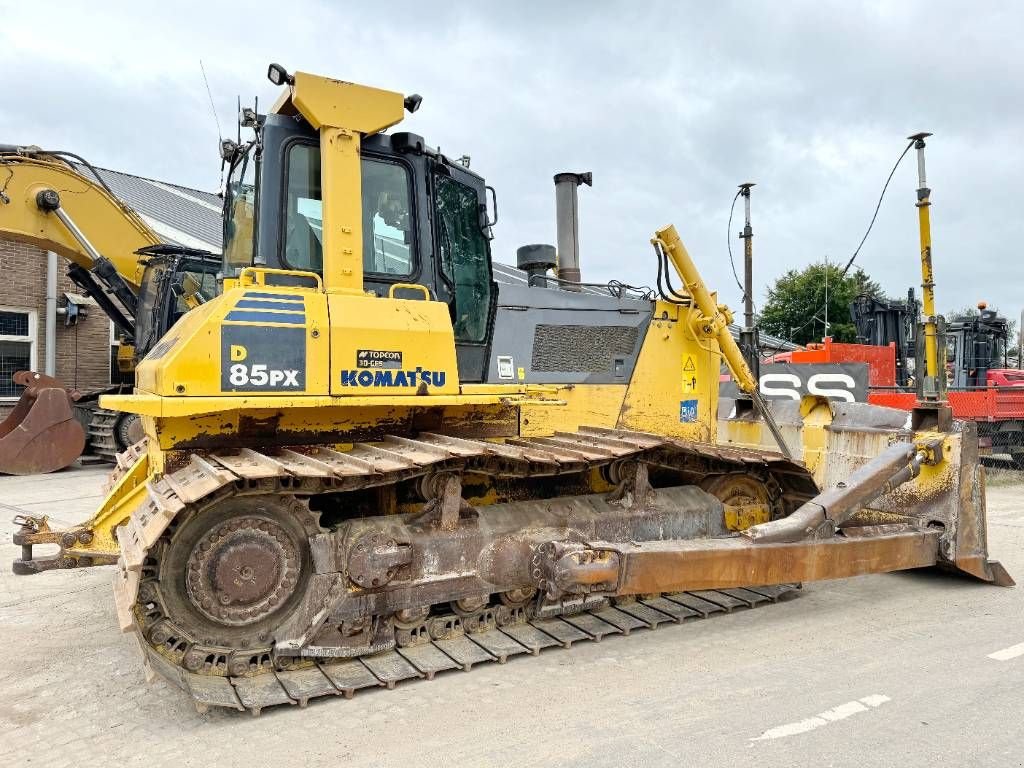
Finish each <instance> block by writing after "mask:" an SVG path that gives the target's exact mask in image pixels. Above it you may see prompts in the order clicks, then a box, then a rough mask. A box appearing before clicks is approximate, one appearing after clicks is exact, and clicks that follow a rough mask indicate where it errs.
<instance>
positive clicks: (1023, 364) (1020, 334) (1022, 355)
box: [1017, 309, 1024, 369]
mask: <svg viewBox="0 0 1024 768" xmlns="http://www.w3.org/2000/svg"><path fill="white" fill-rule="evenodd" d="M1017 368H1018V369H1024V309H1022V310H1021V311H1020V325H1018V326H1017Z"/></svg>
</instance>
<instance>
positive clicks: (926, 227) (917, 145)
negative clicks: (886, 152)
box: [908, 133, 945, 401]
mask: <svg viewBox="0 0 1024 768" xmlns="http://www.w3.org/2000/svg"><path fill="white" fill-rule="evenodd" d="M929 136H931V134H930V133H916V134H914V135H913V136H909V137H908V138H909V139H910V140H911V141H913V142H914V149H916V150H917V218H918V229H919V235H920V240H921V291H922V300H921V301H922V310H923V311H924V363H925V364H924V368H925V369H924V381H923V385H924V386H923V388H922V390H921V391H922V393H923V395H924V398H925V399H926V400H934V401H938V400H940V399H941V392H942V390H943V387H942V386H941V384H942V382H941V381H940V379H939V377H940V376H943V375H945V372H944V371H940V370H939V345H938V327H937V324H936V320H935V273H934V271H933V269H932V231H931V218H930V216H929V208H930V206H931V202H930V201H929V197H930V196H931V190H930V189H928V183H927V179H926V176H925V166H924V147H925V143H924V140H925V139H926V138H928V137H929Z"/></svg>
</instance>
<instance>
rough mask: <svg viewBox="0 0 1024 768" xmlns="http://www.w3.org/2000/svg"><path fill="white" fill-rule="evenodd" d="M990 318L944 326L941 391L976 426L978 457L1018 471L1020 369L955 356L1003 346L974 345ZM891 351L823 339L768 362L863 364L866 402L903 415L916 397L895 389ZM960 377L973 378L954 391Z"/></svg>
mask: <svg viewBox="0 0 1024 768" xmlns="http://www.w3.org/2000/svg"><path fill="white" fill-rule="evenodd" d="M992 319H993V318H992V317H989V316H987V315H986V310H984V309H983V310H982V313H981V314H979V316H978V319H977V320H976V321H974V320H967V321H963V322H957V323H951V324H950V325H949V327H948V328H947V331H946V333H947V338H948V339H949V340H950V343H949V344H948V355H947V363H946V369H947V379H949V380H951V381H952V382H953V385H952V386H950V387H949V388H948V389H947V391H946V398H947V400H948V401H949V405H950V407H951V408H952V409H953V416H954V418H957V419H969V420H971V421H976V422H978V435H979V440H980V443H981V451H982V454H983V455H984V454H1004V455H1009V457H1010V459H1011V460H1012V462H1013V464H1014V465H1015V466H1016V467H1017V468H1018V469H1024V370H1015V369H1012V368H988V367H987V366H988V363H989V362H990V361H991V359H992V358H993V357H998V354H991V353H986V354H985V355H984V357H985V358H986V359H985V360H984V361H980V360H978V359H973V360H972V359H966V360H965V359H963V355H962V354H961V350H963V349H965V348H968V349H971V350H976V349H978V347H979V345H982V344H985V343H991V344H992V346H991V347H990V348H988V349H991V350H992V351H993V352H996V353H997V352H998V350H999V349H1001V348H1003V349H1004V348H1005V344H1003V345H1002V346H1000V343H999V339H998V334H995V336H996V338H994V339H990V340H989V342H984V341H978V339H979V338H980V337H981V335H982V333H983V331H984V327H985V326H990V325H991V321H992ZM979 326H981V329H979ZM954 340H955V341H954ZM1004 341H1005V340H1004ZM896 352H897V350H896V343H895V342H891V343H889V344H888V345H887V346H884V347H876V346H871V345H868V344H841V343H837V342H834V341H832V339H830V338H826V339H825V340H824V341H823V342H822V343H821V344H808V345H807V348H806V349H800V350H795V351H793V352H782V353H779V354H777V355H774V356H773V357H771V358H770V359H769V362H774V363H867V364H868V386H869V387H870V389H869V392H868V402H870V403H873V404H875V405H885V406H888V407H890V408H899V409H901V410H905V411H909V410H912V409H913V408H914V406H915V404H916V403H917V399H918V396H917V393H916V392H915V391H914V389H913V388H912V387H908V388H899V387H897V386H896ZM972 354H976V353H972ZM961 374H965V375H967V376H969V377H970V378H973V380H974V382H973V383H971V382H970V381H969V382H967V383H966V385H964V384H961V385H960V387H961V388H957V383H958V380H959V379H961V378H963V375H961ZM979 374H980V375H979ZM982 382H984V383H982Z"/></svg>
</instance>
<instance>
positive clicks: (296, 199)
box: [283, 143, 416, 277]
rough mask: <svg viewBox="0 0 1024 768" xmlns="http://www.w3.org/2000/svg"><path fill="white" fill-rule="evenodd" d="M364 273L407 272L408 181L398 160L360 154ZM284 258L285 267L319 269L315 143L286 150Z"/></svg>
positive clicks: (411, 258) (411, 266)
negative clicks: (392, 160) (386, 159)
mask: <svg viewBox="0 0 1024 768" xmlns="http://www.w3.org/2000/svg"><path fill="white" fill-rule="evenodd" d="M361 172H362V180H361V181H362V183H361V189H362V207H363V272H364V273H366V274H369V275H388V276H389V277H410V276H411V275H412V274H413V272H414V271H415V267H416V261H415V254H414V250H413V216H412V180H411V178H410V176H409V172H408V171H407V170H406V168H405V167H404V166H402V165H400V164H398V163H394V162H388V161H385V160H378V159H375V158H372V157H363V158H362V159H361ZM286 195H287V199H286V201H285V234H284V254H283V255H284V258H283V262H284V264H285V266H287V267H288V268H289V269H299V270H305V271H310V272H317V273H321V274H322V273H323V227H324V221H323V219H324V213H323V191H322V189H321V184H320V147H319V146H318V145H316V144H305V143H301V144H294V145H293V146H292V147H291V148H290V149H289V150H288V176H287V183H286Z"/></svg>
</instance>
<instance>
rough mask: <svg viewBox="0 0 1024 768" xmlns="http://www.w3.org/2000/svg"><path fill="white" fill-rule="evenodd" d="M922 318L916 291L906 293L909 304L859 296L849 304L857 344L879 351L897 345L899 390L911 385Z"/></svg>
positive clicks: (867, 295)
mask: <svg viewBox="0 0 1024 768" xmlns="http://www.w3.org/2000/svg"><path fill="white" fill-rule="evenodd" d="M919 315H920V304H919V303H918V301H917V299H916V298H914V289H913V288H911V289H910V290H908V291H907V300H906V301H889V300H887V299H879V298H877V297H876V296H872V295H870V294H867V293H862V294H860V295H859V296H858V297H857V298H855V299H854V300H853V302H852V303H851V304H850V317H851V318H852V319H853V324H854V325H855V326H856V327H857V343H858V344H869V345H871V346H876V347H886V346H888V345H889V344H891V343H895V344H896V386H899V387H906V386H909V385H910V377H911V374H912V373H913V366H912V365H911V364H910V362H911V361H912V360H913V359H914V354H915V341H914V336H915V334H914V329H915V328H916V327H917V323H918V316H919Z"/></svg>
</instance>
